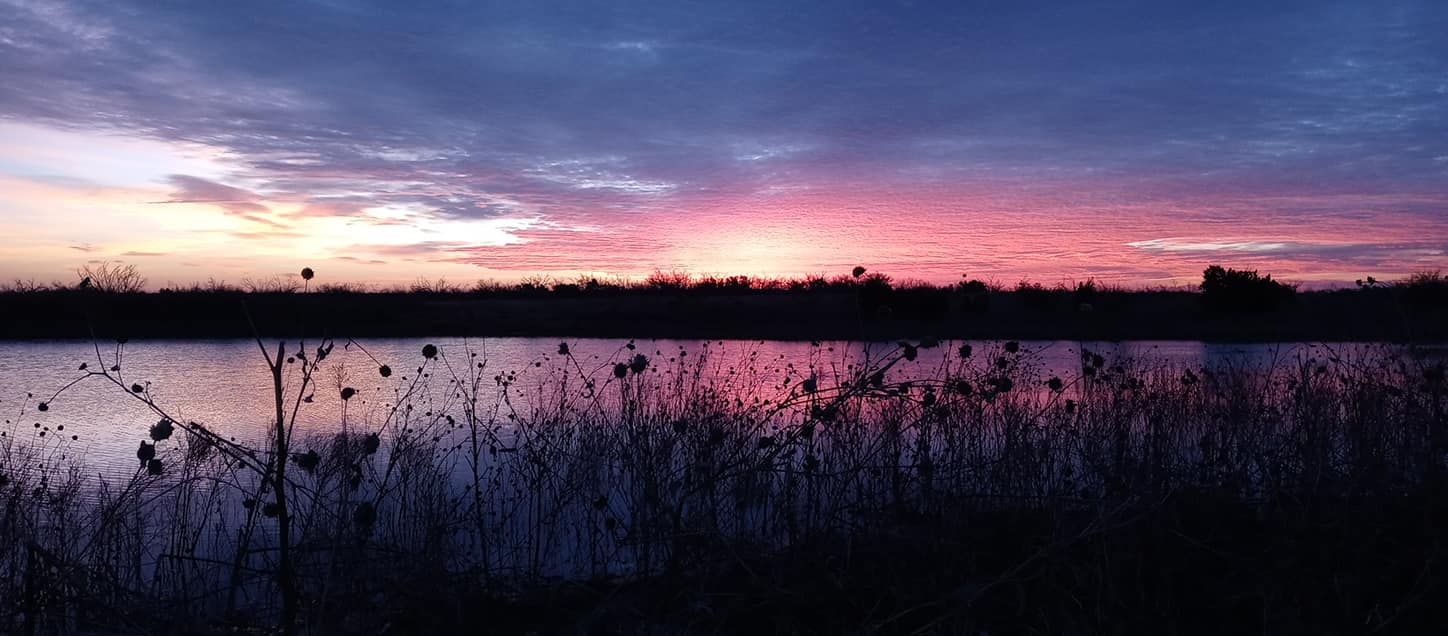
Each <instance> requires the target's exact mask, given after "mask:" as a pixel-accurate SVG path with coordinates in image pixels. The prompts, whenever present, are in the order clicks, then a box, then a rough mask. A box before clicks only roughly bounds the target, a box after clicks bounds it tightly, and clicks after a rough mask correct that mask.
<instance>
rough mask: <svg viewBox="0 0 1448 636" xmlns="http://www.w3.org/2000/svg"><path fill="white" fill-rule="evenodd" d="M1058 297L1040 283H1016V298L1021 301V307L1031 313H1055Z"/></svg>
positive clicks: (1024, 281) (1025, 281) (1053, 291)
mask: <svg viewBox="0 0 1448 636" xmlns="http://www.w3.org/2000/svg"><path fill="white" fill-rule="evenodd" d="M1060 295H1061V294H1058V293H1057V292H1056V291H1055V290H1052V289H1048V288H1047V287H1046V286H1045V285H1042V284H1040V283H1033V282H1031V281H1028V280H1023V281H1021V282H1019V283H1016V297H1018V298H1020V299H1021V305H1022V306H1024V307H1025V308H1026V309H1029V310H1031V311H1055V310H1056V300H1057V298H1058V297H1059V296H1060Z"/></svg>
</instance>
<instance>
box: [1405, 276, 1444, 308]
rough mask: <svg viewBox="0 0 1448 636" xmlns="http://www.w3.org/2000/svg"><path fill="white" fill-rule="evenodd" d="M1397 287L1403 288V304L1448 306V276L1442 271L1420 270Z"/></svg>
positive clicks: (1410, 305)
mask: <svg viewBox="0 0 1448 636" xmlns="http://www.w3.org/2000/svg"><path fill="white" fill-rule="evenodd" d="M1397 287H1399V288H1401V289H1402V296H1401V297H1400V298H1401V299H1402V301H1403V304H1405V305H1407V306H1409V307H1413V308H1415V309H1426V308H1429V307H1448V276H1444V275H1443V272H1441V271H1431V272H1418V273H1416V274H1413V275H1412V276H1409V277H1408V280H1405V281H1403V282H1401V283H1398V285H1397Z"/></svg>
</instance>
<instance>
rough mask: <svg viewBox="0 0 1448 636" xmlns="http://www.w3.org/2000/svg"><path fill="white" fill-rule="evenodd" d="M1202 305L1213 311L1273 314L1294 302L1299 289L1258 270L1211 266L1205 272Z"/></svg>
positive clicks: (1202, 286)
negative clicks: (1267, 312) (1288, 302)
mask: <svg viewBox="0 0 1448 636" xmlns="http://www.w3.org/2000/svg"><path fill="white" fill-rule="evenodd" d="M1201 289H1202V304H1204V305H1205V306H1206V307H1207V309H1209V310H1212V311H1272V310H1274V309H1276V308H1278V307H1280V306H1281V305H1282V304H1283V303H1284V302H1287V301H1290V300H1292V299H1293V298H1294V297H1295V296H1296V294H1297V288H1296V287H1293V286H1292V285H1288V284H1286V283H1281V282H1278V281H1275V280H1272V276H1271V275H1270V274H1269V275H1262V274H1259V273H1257V270H1255V269H1253V270H1236V269H1226V268H1223V267H1221V266H1220V265H1212V266H1210V267H1208V268H1207V269H1206V271H1204V272H1202V285H1201Z"/></svg>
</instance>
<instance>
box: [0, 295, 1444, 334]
mask: <svg viewBox="0 0 1448 636" xmlns="http://www.w3.org/2000/svg"><path fill="white" fill-rule="evenodd" d="M0 308H3V311H4V312H5V315H7V316H9V317H12V319H8V320H6V321H4V322H0V338H89V337H91V334H92V327H91V325H95V329H97V330H98V331H97V332H96V333H97V335H99V336H100V337H102V338H106V339H109V338H112V337H126V338H210V337H250V336H252V335H253V334H254V333H255V332H254V331H253V329H252V323H249V322H248V320H247V316H248V313H249V314H250V316H251V318H252V319H253V321H254V324H255V326H256V328H257V329H259V330H260V331H261V332H262V333H263V334H264V335H271V336H295V335H297V334H302V333H314V332H315V326H316V325H319V324H325V325H327V327H328V328H329V329H331V330H333V331H334V332H335V333H341V334H347V335H349V336H352V337H363V336H369V337H375V336H450V335H455V336H547V337H555V336H556V337H619V338H633V337H640V338H642V337H649V338H746V339H754V338H762V339H785V340H829V339H881V340H894V339H899V338H922V337H937V338H1000V339H1008V338H1015V339H1025V340H1031V339H1044V340H1129V339H1136V340H1142V339H1150V340H1206V341H1238V342H1254V341H1255V342H1269V341H1277V342H1287V341H1297V342H1300V341H1336V342H1346V341H1399V342H1410V341H1427V340H1437V341H1444V340H1448V303H1443V302H1439V301H1438V300H1437V299H1436V296H1429V297H1424V298H1420V297H1419V296H1415V295H1413V294H1411V293H1408V291H1407V290H1405V289H1389V288H1367V289H1354V290H1338V291H1317V292H1301V293H1297V294H1295V295H1294V296H1293V297H1292V298H1291V299H1290V301H1284V302H1282V303H1281V304H1280V305H1278V306H1275V307H1272V308H1270V309H1262V308H1257V309H1253V310H1233V309H1224V308H1218V307H1214V306H1212V305H1211V304H1210V303H1208V302H1206V301H1205V300H1204V297H1203V294H1201V293H1198V292H1192V291H1110V290H1094V289H1093V290H1092V291H1090V293H1083V292H1081V291H1080V290H1076V289H1065V288H1062V289H1044V288H1031V287H1029V286H1027V287H1024V288H1017V289H1009V290H999V289H997V290H990V289H987V288H985V287H984V286H982V287H980V288H965V287H954V288H940V287H899V286H888V285H886V286H876V287H868V286H865V285H854V284H840V285H835V286H821V287H820V288H818V289H810V288H802V289H789V288H785V289H751V288H747V287H740V288H705V289H695V288H649V287H640V288H605V289H598V290H592V291H585V290H581V289H579V288H577V287H576V286H570V287H555V288H529V289H522V288H507V289H492V290H483V291H445V292H433V291H420V292H409V293H353V292H333V293H305V294H304V293H291V292H267V293H246V292H241V291H235V290H221V291H202V290H194V291H175V292H165V293H119V294H117V293H97V292H94V291H91V290H53V289H52V290H41V291H31V292H24V293H20V292H11V293H0ZM243 308H245V310H243Z"/></svg>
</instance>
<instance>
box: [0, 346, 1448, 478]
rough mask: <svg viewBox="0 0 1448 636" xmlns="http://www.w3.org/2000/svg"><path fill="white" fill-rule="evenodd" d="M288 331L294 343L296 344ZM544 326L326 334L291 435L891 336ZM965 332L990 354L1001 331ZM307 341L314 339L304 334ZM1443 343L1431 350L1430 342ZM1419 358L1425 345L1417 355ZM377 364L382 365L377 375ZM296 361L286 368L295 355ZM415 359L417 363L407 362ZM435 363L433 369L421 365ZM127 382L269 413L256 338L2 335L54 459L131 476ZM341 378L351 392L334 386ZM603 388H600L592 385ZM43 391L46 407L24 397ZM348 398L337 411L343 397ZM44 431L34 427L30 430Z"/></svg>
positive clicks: (2, 363) (835, 370)
mask: <svg viewBox="0 0 1448 636" xmlns="http://www.w3.org/2000/svg"><path fill="white" fill-rule="evenodd" d="M296 344H297V343H292V344H291V348H292V349H293V350H295V348H296ZM428 344H435V345H436V346H437V347H438V348H439V350H440V356H439V358H438V364H436V365H434V366H431V367H428V368H427V370H424V369H423V366H422V365H423V362H424V358H423V356H422V349H423V347H424V346H426V345H428ZM564 344H566V345H567V349H566V351H567V353H568V354H570V355H569V356H563V355H560V353H561V352H563V351H565V349H561V348H560V341H559V340H555V339H541V338H488V339H472V340H467V339H437V340H428V339H387V340H362V341H357V342H342V343H337V345H336V347H335V349H334V350H333V352H332V354H331V356H330V357H329V359H328V360H327V361H326V363H325V364H324V365H323V367H322V373H321V375H320V376H319V377H318V378H317V379H316V381H315V387H314V388H313V389H311V390H309V392H308V394H307V395H305V396H302V395H294V393H296V387H298V386H299V385H298V383H299V382H300V378H299V376H298V374H297V373H290V374H289V375H288V380H287V385H286V389H287V390H286V394H287V395H288V396H289V400H292V399H296V398H298V397H301V398H304V399H305V400H306V401H305V403H304V404H302V408H300V410H299V416H298V426H299V427H300V434H301V435H302V436H303V437H305V436H307V435H309V434H315V433H327V432H332V431H335V430H337V429H338V427H339V426H341V425H342V423H343V422H344V421H347V422H349V424H350V425H351V426H352V427H354V430H374V429H375V428H376V427H377V426H379V425H380V423H381V422H382V421H384V420H385V419H386V418H387V414H388V412H389V410H390V409H392V408H394V407H395V406H396V405H397V404H398V403H399V401H400V399H401V397H402V396H403V395H404V394H406V392H407V391H408V390H409V389H410V390H412V391H413V393H412V395H413V397H412V399H411V400H410V402H411V403H412V406H413V408H415V409H425V410H429V411H430V410H432V409H439V410H441V409H455V408H458V401H457V400H456V397H457V396H456V395H452V396H450V395H449V392H450V391H453V389H451V388H450V387H449V381H448V380H449V379H451V377H460V375H467V373H466V372H465V371H467V372H473V374H474V375H476V377H477V378H478V379H479V380H480V381H482V382H484V383H490V384H492V383H497V382H503V381H507V382H508V383H509V385H510V387H511V389H510V395H511V398H512V399H515V400H517V405H516V406H518V407H520V408H523V409H532V408H538V407H540V406H541V405H540V404H539V402H538V401H539V400H542V399H544V398H546V397H547V396H549V395H551V394H552V393H553V391H550V390H548V389H549V387H555V386H557V385H558V384H559V383H561V382H567V381H569V380H568V379H569V378H577V377H591V378H599V381H600V382H602V381H603V380H604V379H606V378H607V376H608V374H610V373H612V372H613V370H614V368H615V365H618V364H625V365H627V364H628V363H629V362H630V361H632V360H633V359H634V358H635V357H636V356H640V355H642V356H644V357H645V358H646V359H647V360H648V362H649V365H650V371H651V372H652V373H656V374H660V375H661V376H664V377H671V376H675V375H678V376H683V375H690V374H692V375H693V376H694V377H696V378H697V377H704V378H710V379H711V380H712V381H714V382H715V386H717V387H723V388H724V390H727V391H730V392H733V393H735V394H736V395H737V397H740V398H743V399H745V400H746V401H748V400H755V399H771V398H774V399H777V398H778V397H779V396H782V395H785V394H787V393H788V391H790V390H791V386H794V385H798V383H800V382H802V381H804V380H805V379H807V378H811V377H814V378H816V380H815V381H816V382H819V383H821V384H822V385H829V384H839V383H841V382H845V381H848V379H849V378H850V377H851V375H852V374H853V373H855V372H856V371H857V370H858V369H860V368H863V367H866V366H869V365H871V364H873V363H875V361H877V360H879V359H881V358H883V357H885V356H888V355H890V354H892V353H894V352H895V351H897V350H898V346H899V345H897V344H893V343H849V342H821V343H809V342H783V341H718V340H716V341H698V340H639V341H621V340H601V339H580V340H568V341H567V342H566V343H564ZM960 344H962V343H943V346H940V347H934V348H929V349H921V350H920V351H919V355H918V357H916V358H915V359H914V360H910V361H906V362H904V363H902V364H900V365H898V366H897V367H896V368H894V369H892V370H891V374H892V376H891V379H892V381H911V380H915V379H925V378H929V377H940V372H941V370H942V369H943V368H944V365H946V364H948V362H949V361H948V358H949V356H951V355H958V352H959V345H960ZM965 344H970V345H971V346H972V347H973V349H974V350H975V351H977V352H979V355H989V353H988V352H989V351H991V350H992V348H999V347H1000V346H1001V343H998V342H973V343H965ZM1020 344H1021V348H1022V350H1023V355H1022V358H1021V359H1022V360H1023V361H1024V363H1025V364H1028V365H1030V367H1031V368H1032V369H1034V370H1035V371H1036V374H1037V375H1040V376H1041V377H1042V378H1045V377H1050V376H1060V377H1063V378H1070V377H1074V376H1075V375H1076V374H1077V372H1078V371H1079V369H1080V359H1081V352H1082V351H1083V350H1087V351H1092V352H1095V353H1098V354H1101V355H1102V356H1104V357H1105V358H1107V359H1108V360H1111V361H1112V362H1111V363H1112V364H1118V363H1129V364H1132V365H1133V366H1135V367H1136V368H1150V367H1162V366H1166V367H1191V368H1201V367H1209V368H1215V367H1231V368H1238V369H1240V368H1251V367H1262V368H1268V367H1273V366H1275V365H1280V364H1283V363H1284V362H1287V361H1292V360H1296V359H1309V358H1314V357H1315V358H1326V357H1329V356H1331V357H1339V356H1350V355H1366V354H1367V353H1370V352H1371V351H1374V350H1378V349H1382V348H1383V347H1384V346H1383V345H1369V344H1303V343H1288V344H1212V343H1203V342H1183V341H1165V342H1151V341H1136V342H1118V343H1109V342H1067V341H1055V342H1051V341H1028V342H1022V343H1020ZM307 346H308V347H310V348H315V346H316V343H315V342H313V343H308V344H307ZM1438 354H1439V355H1441V351H1439V352H1438ZM1430 355H1431V354H1430ZM82 365H86V368H87V369H92V370H93V369H96V368H107V369H109V368H112V367H114V366H119V368H120V371H119V372H117V373H116V374H115V375H116V376H117V377H118V379H119V380H120V382H119V384H120V386H113V385H111V384H108V383H106V382H104V381H102V380H101V379H98V378H91V379H88V380H86V381H83V382H81V383H80V384H78V385H77V386H75V387H73V388H71V389H69V390H67V391H65V392H64V393H63V394H61V395H59V396H58V397H55V398H54V399H52V396H53V395H54V394H55V392H56V391H57V390H58V389H60V388H61V387H63V386H65V385H67V383H69V382H72V381H73V380H75V379H77V378H78V377H81V376H83V375H84V374H85V371H83V370H80V369H81V366H82ZM383 365H385V366H387V367H388V368H389V370H390V371H391V373H389V374H388V375H387V376H386V377H384V376H383V374H382V373H380V372H379V369H380V367H381V366H383ZM292 366H293V367H295V365H292ZM420 372H421V375H420V374H419V373H420ZM434 375H443V376H445V377H443V378H437V377H432V376H434ZM133 384H135V385H139V386H140V387H142V388H143V389H144V391H145V393H144V394H143V395H144V396H145V397H149V398H151V399H153V400H154V401H155V403H156V404H157V405H159V406H161V407H162V408H163V409H164V410H165V412H166V413H168V414H170V415H171V416H173V417H175V418H177V419H178V420H181V421H184V422H192V421H195V422H199V423H201V424H203V425H205V426H206V427H207V428H209V429H210V430H212V431H215V432H217V433H219V434H221V435H223V436H225V437H228V438H232V439H236V440H239V441H243V442H257V441H259V440H261V439H262V438H263V435H264V433H265V430H266V426H267V423H268V422H269V420H270V417H271V415H270V414H271V413H272V412H273V411H272V410H273V408H274V407H273V404H272V396H271V391H270V381H269V376H268V372H267V367H266V364H265V362H264V360H263V357H262V355H261V352H260V351H259V350H258V348H257V345H256V343H255V342H253V341H247V340H209V341H207V340H203V341H190V340H188V341H146V342H133V343H129V344H126V345H124V346H121V345H118V344H116V343H107V344H105V345H102V346H96V345H93V344H91V343H84V342H74V341H67V342H5V343H0V387H3V391H0V409H3V412H4V413H5V419H4V425H3V428H0V431H3V432H4V433H5V435H6V436H7V437H9V438H10V439H12V440H15V439H22V440H24V439H29V440H31V441H35V442H42V443H43V445H44V446H45V447H46V448H47V449H48V450H47V453H48V454H49V456H52V457H66V458H77V457H80V458H84V459H85V463H86V464H88V465H93V466H96V467H97V469H98V470H103V471H111V472H116V473H129V472H130V471H131V470H133V469H134V466H135V462H136V460H135V458H134V448H135V445H136V440H138V439H142V438H144V436H145V433H146V430H147V429H148V427H150V426H151V425H152V424H155V421H156V419H157V418H156V415H155V414H154V413H153V412H152V411H151V409H149V408H148V407H147V405H146V404H145V403H143V402H142V400H140V399H137V398H138V397H140V396H138V395H136V394H130V393H128V392H127V390H126V388H127V387H130V386H131V385H133ZM346 388H351V389H353V390H355V391H356V396H355V397H353V398H352V399H350V400H345V401H344V400H343V399H342V396H341V394H342V391H343V390H344V389H346ZM600 399H603V400H608V399H609V396H607V395H604V396H600ZM40 402H47V403H48V407H49V408H47V409H46V410H45V411H44V412H42V411H40V410H38V409H37V405H38V404H39V403H40ZM344 408H345V410H344ZM42 434H43V435H44V437H39V436H40V435H42Z"/></svg>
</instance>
